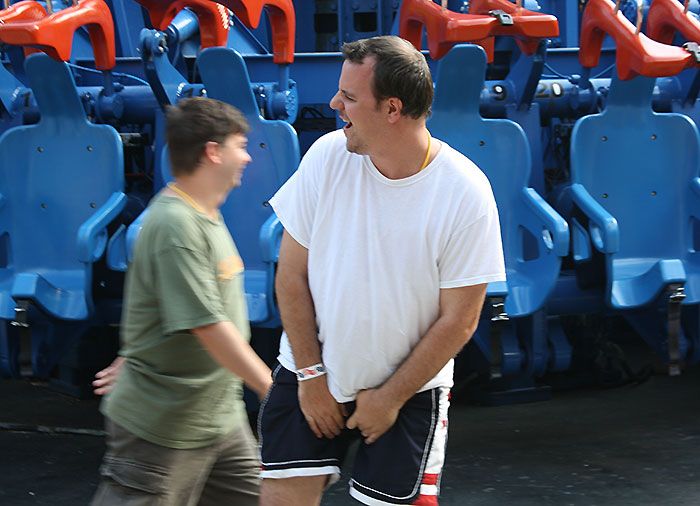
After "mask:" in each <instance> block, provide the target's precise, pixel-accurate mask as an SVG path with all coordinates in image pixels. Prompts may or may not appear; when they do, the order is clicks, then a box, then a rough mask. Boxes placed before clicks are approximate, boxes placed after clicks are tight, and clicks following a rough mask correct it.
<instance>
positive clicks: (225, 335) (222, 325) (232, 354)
mask: <svg viewBox="0 0 700 506" xmlns="http://www.w3.org/2000/svg"><path fill="white" fill-rule="evenodd" d="M191 332H192V333H193V334H194V335H195V336H197V338H198V339H199V341H200V342H201V343H202V346H204V348H206V350H207V351H208V352H209V354H210V355H211V356H212V357H213V358H214V360H216V361H217V362H218V363H219V364H220V365H221V366H222V367H225V368H226V369H228V370H229V371H231V372H232V373H234V374H236V375H237V376H239V377H240V378H242V379H243V381H244V382H245V384H246V385H248V387H249V388H250V389H251V390H253V391H254V392H255V393H257V394H258V396H259V397H260V398H261V399H262V398H264V397H265V396H266V395H267V392H268V390H270V386H271V385H272V378H271V373H270V368H269V367H267V364H265V362H263V361H262V360H261V359H260V357H259V356H258V354H257V353H255V350H253V348H251V347H250V345H249V344H248V342H247V341H246V340H245V339H243V336H241V334H240V332H238V329H237V328H236V326H235V325H234V324H233V323H231V322H228V321H223V322H218V323H213V324H211V325H206V326H204V327H199V328H196V329H192V330H191ZM125 361H126V359H125V358H124V357H117V358H115V359H114V361H113V362H112V363H111V364H110V365H109V366H107V367H106V368H104V369H102V370H101V371H99V372H98V373H97V374H95V378H97V379H96V380H95V381H93V382H92V384H93V386H94V387H95V390H94V392H95V394H96V395H104V394H106V393H108V392H109V391H110V390H112V388H113V387H114V384H115V383H116V381H117V379H118V378H119V375H120V374H121V371H122V367H123V366H124V362H125Z"/></svg>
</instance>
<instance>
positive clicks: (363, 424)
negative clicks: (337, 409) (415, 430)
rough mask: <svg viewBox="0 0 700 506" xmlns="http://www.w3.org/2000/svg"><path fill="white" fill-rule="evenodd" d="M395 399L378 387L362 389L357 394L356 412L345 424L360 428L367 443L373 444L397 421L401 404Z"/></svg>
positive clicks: (349, 427) (351, 427)
mask: <svg viewBox="0 0 700 506" xmlns="http://www.w3.org/2000/svg"><path fill="white" fill-rule="evenodd" d="M393 401H394V400H392V399H387V398H386V397H385V396H383V395H382V393H381V391H380V390H378V389H375V388H371V389H369V390H362V391H361V392H359V393H358V394H357V399H356V401H355V404H356V408H355V412H354V413H353V414H352V416H351V417H350V418H349V419H348V422H347V423H346V424H345V426H346V427H347V428H348V429H355V428H357V429H360V432H361V433H362V437H364V438H365V444H368V445H371V444H372V443H374V442H375V441H376V440H377V439H379V437H380V436H381V435H382V434H384V433H385V432H386V431H387V430H389V429H390V428H391V426H392V425H394V423H396V418H397V417H398V416H399V410H400V409H401V406H400V405H396V403H395V402H393Z"/></svg>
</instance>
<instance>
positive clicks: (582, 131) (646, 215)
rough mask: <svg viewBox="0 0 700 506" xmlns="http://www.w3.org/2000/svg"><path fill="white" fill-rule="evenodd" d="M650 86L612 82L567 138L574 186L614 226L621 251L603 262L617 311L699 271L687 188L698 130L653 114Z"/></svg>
mask: <svg viewBox="0 0 700 506" xmlns="http://www.w3.org/2000/svg"><path fill="white" fill-rule="evenodd" d="M654 84H655V80H654V79H651V78H645V77H637V78H635V79H632V80H630V81H621V80H619V79H618V78H617V76H614V77H613V81H612V84H611V88H610V95H609V97H608V99H607V106H606V109H605V110H604V111H603V112H601V113H599V114H593V115H590V116H585V117H583V118H581V119H579V120H578V121H577V123H576V125H575V127H574V129H573V131H572V135H571V180H572V183H574V184H580V185H582V186H583V187H584V188H585V190H586V191H587V192H588V194H590V196H591V197H592V198H593V200H595V201H596V202H597V203H598V204H599V205H600V206H602V207H603V208H604V209H605V210H606V211H607V212H608V213H610V214H611V215H612V216H613V217H614V218H615V220H617V226H618V227H619V246H618V247H617V251H615V252H609V253H608V255H607V256H608V258H607V262H606V264H607V267H606V268H607V274H606V279H607V291H608V293H607V295H608V301H609V302H610V303H611V304H612V305H613V306H614V307H634V306H639V305H642V304H645V303H647V302H649V301H650V300H652V299H653V298H654V297H655V296H656V295H657V294H658V293H659V292H660V291H661V290H663V289H664V286H665V285H666V284H667V283H670V282H676V281H685V277H686V276H687V275H688V274H690V273H691V272H692V271H694V270H696V269H697V267H694V265H697V264H698V259H696V258H695V257H696V255H694V254H692V250H693V249H694V248H693V244H692V241H693V234H692V228H693V226H692V219H694V220H698V219H699V218H700V216H698V213H697V212H693V209H696V210H700V207H699V206H698V204H697V202H698V199H697V196H696V195H695V194H694V192H693V189H692V184H691V183H693V180H694V179H695V178H696V177H697V176H698V164H699V162H700V151H699V150H700V140H699V138H698V131H697V128H696V126H695V124H694V123H693V122H692V120H690V119H689V118H688V117H686V116H684V115H681V114H673V113H663V114H660V113H655V112H654V111H653V110H652V107H651V98H652V92H653V88H654ZM692 216H695V218H692V219H691V217H692ZM659 262H663V263H662V264H659ZM681 262H684V263H685V267H683V266H682V264H681ZM684 271H685V272H684ZM687 295H688V296H689V298H688V301H687V302H688V303H690V302H691V301H698V296H700V293H697V289H692V288H691V290H690V293H688V294H687Z"/></svg>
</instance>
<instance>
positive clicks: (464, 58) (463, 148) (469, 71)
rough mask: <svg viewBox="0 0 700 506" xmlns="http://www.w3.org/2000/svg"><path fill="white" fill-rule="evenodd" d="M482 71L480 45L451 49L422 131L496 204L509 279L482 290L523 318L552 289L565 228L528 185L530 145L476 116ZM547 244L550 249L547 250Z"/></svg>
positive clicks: (508, 125) (502, 124) (515, 132)
mask: <svg viewBox="0 0 700 506" xmlns="http://www.w3.org/2000/svg"><path fill="white" fill-rule="evenodd" d="M485 70H486V55H485V53H484V51H483V49H482V48H481V47H479V46H474V45H459V46H455V47H454V48H453V49H452V50H451V51H450V52H449V53H448V54H447V56H445V58H443V59H442V60H441V61H440V66H439V68H438V73H437V83H436V88H435V100H434V102H433V107H432V111H433V112H432V116H431V118H430V120H429V122H428V128H429V129H430V131H431V133H432V134H433V135H434V136H435V137H436V138H438V139H441V140H444V141H445V142H447V143H448V144H449V145H450V146H452V147H453V148H455V149H457V150H458V151H460V152H461V153H463V154H464V155H466V156H467V157H468V158H470V159H471V160H472V161H473V162H474V163H476V165H478V166H479V168H481V170H482V171H483V172H484V173H485V174H486V176H487V177H488V178H489V181H490V182H491V186H492V188H493V192H494V195H495V197H496V202H497V204H498V209H499V216H500V220H501V235H502V238H503V250H504V255H505V259H506V270H507V278H508V281H507V290H504V287H503V286H502V284H499V283H491V284H490V285H489V289H488V294H489V295H497V294H499V292H501V293H502V292H505V291H507V293H508V297H507V298H506V311H507V312H508V314H510V315H512V316H524V315H527V314H531V313H533V312H534V311H536V310H538V309H539V308H540V307H541V306H542V305H543V304H544V302H545V300H546V298H547V296H548V295H549V293H550V291H551V289H552V288H553V285H554V282H555V281H556V278H557V276H558V274H559V270H560V264H561V260H560V256H562V255H565V254H566V250H568V228H567V226H566V223H565V222H564V220H563V219H562V218H561V217H560V216H559V215H558V214H557V213H556V212H554V210H553V209H551V207H550V206H549V205H548V204H547V203H546V202H545V201H544V200H542V198H541V197H539V196H538V195H537V194H536V192H534V190H532V189H531V188H528V181H529V179H530V167H531V157H530V148H529V144H528V141H527V137H526V136H525V133H524V131H523V129H522V128H521V127H520V125H518V124H517V123H515V122H513V121H510V120H507V119H485V118H483V117H481V115H480V114H479V98H480V95H481V91H482V89H483V85H484V75H485ZM545 229H546V230H548V231H549V232H548V233H545V232H544V230H545ZM543 234H544V235H543ZM555 243H556V244H555ZM553 248H555V249H556V252H555V253H554V254H551V253H552V250H553Z"/></svg>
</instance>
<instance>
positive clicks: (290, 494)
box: [260, 475, 330, 506]
mask: <svg viewBox="0 0 700 506" xmlns="http://www.w3.org/2000/svg"><path fill="white" fill-rule="evenodd" d="M329 478H330V477H329V476H328V475H324V476H298V477H295V478H281V479H272V478H266V479H264V480H263V481H262V485H261V486H260V506H318V505H319V504H320V503H321V496H322V495H323V489H324V488H325V487H326V484H327V483H328V480H329Z"/></svg>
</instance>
